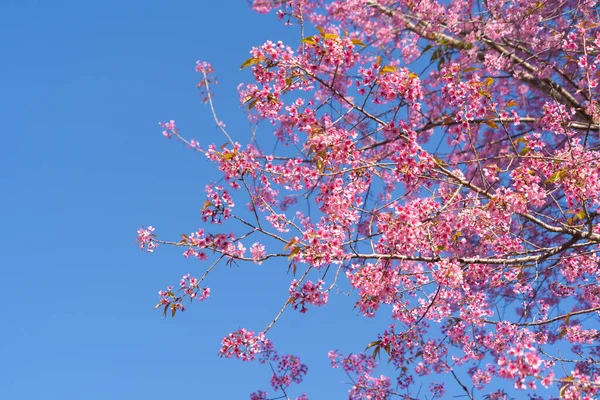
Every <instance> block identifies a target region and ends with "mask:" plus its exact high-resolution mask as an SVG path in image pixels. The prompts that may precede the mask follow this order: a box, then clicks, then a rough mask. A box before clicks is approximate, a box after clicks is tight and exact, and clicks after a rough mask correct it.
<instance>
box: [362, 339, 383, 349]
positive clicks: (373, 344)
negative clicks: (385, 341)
mask: <svg viewBox="0 0 600 400" xmlns="http://www.w3.org/2000/svg"><path fill="white" fill-rule="evenodd" d="M379 344H381V340H375V341H373V342H371V343H369V344H368V345H367V347H366V348H365V351H367V350H369V349H370V348H371V347H373V346H377V345H379Z"/></svg>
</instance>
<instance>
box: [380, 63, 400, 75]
mask: <svg viewBox="0 0 600 400" xmlns="http://www.w3.org/2000/svg"><path fill="white" fill-rule="evenodd" d="M396 71H397V69H396V67H394V66H392V65H386V66H385V67H383V68H381V71H379V73H381V74H385V73H388V72H396Z"/></svg>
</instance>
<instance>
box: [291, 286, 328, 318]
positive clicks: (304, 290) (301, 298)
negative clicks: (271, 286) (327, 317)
mask: <svg viewBox="0 0 600 400" xmlns="http://www.w3.org/2000/svg"><path fill="white" fill-rule="evenodd" d="M324 284H325V282H323V281H322V280H321V279H319V280H318V281H317V283H314V282H312V281H307V282H304V283H303V284H302V286H299V284H298V281H297V280H296V279H294V280H293V281H292V283H291V285H290V289H289V293H290V301H291V304H292V307H293V308H294V310H297V309H298V308H300V312H301V313H302V314H304V313H306V311H308V309H307V308H306V304H312V305H315V306H317V307H321V306H324V305H326V304H327V300H328V299H329V294H328V293H327V292H324V291H323V290H322V289H321V288H322V286H323V285H324Z"/></svg>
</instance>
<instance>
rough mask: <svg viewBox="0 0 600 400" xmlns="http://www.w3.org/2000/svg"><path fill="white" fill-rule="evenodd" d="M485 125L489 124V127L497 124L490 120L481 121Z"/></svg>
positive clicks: (495, 126) (494, 126)
mask: <svg viewBox="0 0 600 400" xmlns="http://www.w3.org/2000/svg"><path fill="white" fill-rule="evenodd" d="M483 122H484V123H485V124H486V125H487V126H489V127H490V128H494V129H496V128H498V124H497V123H496V122H495V121H492V120H487V121H483Z"/></svg>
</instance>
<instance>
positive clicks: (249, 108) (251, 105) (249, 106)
mask: <svg viewBox="0 0 600 400" xmlns="http://www.w3.org/2000/svg"><path fill="white" fill-rule="evenodd" d="M257 102H258V99H253V100H252V101H250V102H249V103H248V110H252V109H253V108H254V106H255V105H256V103H257Z"/></svg>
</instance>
